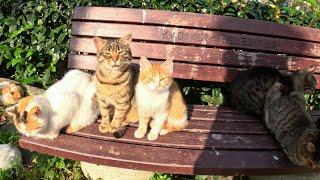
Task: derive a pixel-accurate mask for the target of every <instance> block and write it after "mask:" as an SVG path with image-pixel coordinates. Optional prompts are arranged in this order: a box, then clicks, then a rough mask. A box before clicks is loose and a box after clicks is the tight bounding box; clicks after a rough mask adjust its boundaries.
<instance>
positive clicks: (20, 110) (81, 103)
mask: <svg viewBox="0 0 320 180" xmlns="http://www.w3.org/2000/svg"><path fill="white" fill-rule="evenodd" d="M6 111H7V112H8V114H9V115H10V114H11V115H13V120H14V124H15V126H16V128H17V129H18V130H19V132H21V133H22V134H24V135H26V136H29V137H38V138H49V139H54V138H56V137H57V136H58V135H59V132H60V130H61V129H62V128H64V127H66V126H67V133H72V132H74V131H78V130H80V129H81V128H83V127H86V126H88V125H90V124H92V123H93V122H94V121H95V120H96V119H97V117H98V115H99V111H98V107H97V104H96V101H95V84H94V82H93V76H92V75H90V74H88V73H85V72H82V71H80V70H71V71H69V72H68V73H67V74H66V75H65V76H64V77H63V78H62V79H61V80H60V81H58V82H57V83H55V84H54V85H52V86H51V87H50V88H49V89H48V90H47V91H46V92H45V93H44V94H43V95H37V96H28V97H25V98H23V99H21V100H20V102H19V103H18V104H17V105H15V106H12V107H10V108H7V109H6Z"/></svg>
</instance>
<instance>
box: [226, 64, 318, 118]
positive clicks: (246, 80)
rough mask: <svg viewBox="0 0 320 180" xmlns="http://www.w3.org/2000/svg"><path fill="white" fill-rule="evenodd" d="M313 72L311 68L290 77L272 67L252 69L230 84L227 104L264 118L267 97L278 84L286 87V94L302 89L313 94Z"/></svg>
mask: <svg viewBox="0 0 320 180" xmlns="http://www.w3.org/2000/svg"><path fill="white" fill-rule="evenodd" d="M313 71H314V68H313V67H310V68H307V69H305V70H299V71H296V72H294V73H293V74H290V75H289V74H281V73H280V72H279V71H278V70H276V69H274V68H270V67H254V68H251V69H249V70H247V71H243V72H241V73H240V74H239V76H238V77H237V78H236V79H235V80H234V81H232V82H231V83H230V86H229V89H228V90H227V93H226V99H227V103H228V104H229V105H230V106H232V107H234V108H236V109H238V110H240V111H243V112H246V113H250V114H253V115H257V116H262V115H263V107H264V102H265V96H266V94H267V92H268V91H269V90H270V89H271V87H272V86H273V85H274V84H275V83H276V82H279V83H281V84H283V85H284V86H285V88H284V89H283V93H285V94H289V93H290V92H292V91H293V90H297V89H302V88H304V89H302V90H303V91H304V92H313V91H314V89H315V85H316V83H317V81H316V79H315V77H314V76H313ZM300 86H303V87H300Z"/></svg>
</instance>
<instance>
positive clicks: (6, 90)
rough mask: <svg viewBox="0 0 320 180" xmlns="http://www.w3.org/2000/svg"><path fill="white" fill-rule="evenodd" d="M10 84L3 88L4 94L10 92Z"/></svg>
mask: <svg viewBox="0 0 320 180" xmlns="http://www.w3.org/2000/svg"><path fill="white" fill-rule="evenodd" d="M10 91H11V90H10V86H6V87H4V88H3V89H2V94H7V93H10Z"/></svg>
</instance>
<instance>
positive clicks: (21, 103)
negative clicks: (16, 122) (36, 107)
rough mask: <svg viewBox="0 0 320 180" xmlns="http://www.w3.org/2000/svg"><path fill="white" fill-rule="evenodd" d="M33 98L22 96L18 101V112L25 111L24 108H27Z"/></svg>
mask: <svg viewBox="0 0 320 180" xmlns="http://www.w3.org/2000/svg"><path fill="white" fill-rule="evenodd" d="M32 100H33V96H27V97H25V98H22V99H21V100H20V101H19V104H18V113H22V112H24V111H25V109H26V108H27V106H28V104H29V103H30V101H32Z"/></svg>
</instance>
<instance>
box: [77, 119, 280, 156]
mask: <svg viewBox="0 0 320 180" xmlns="http://www.w3.org/2000/svg"><path fill="white" fill-rule="evenodd" d="M228 125H229V123H226V122H224V126H228ZM251 127H252V126H251ZM97 128H98V124H94V125H91V126H89V127H87V128H85V129H83V130H81V131H79V132H75V133H74V135H76V136H81V137H88V138H94V139H101V140H106V141H117V142H123V143H128V144H141V145H148V146H161V147H175V148H187V149H212V148H213V147H214V148H215V149H223V150H239V151H241V150H279V149H280V147H279V145H278V143H277V142H276V141H275V140H274V139H273V138H270V135H269V134H267V133H266V132H265V134H262V135H257V134H241V132H239V133H237V132H235V133H236V134H232V133H231V132H229V133H227V132H226V133H221V134H220V133H213V134H212V133H204V132H205V130H201V129H198V130H194V131H191V132H188V131H187V130H185V131H182V132H173V133H169V134H167V135H166V136H160V137H159V139H158V140H157V141H154V142H150V141H147V140H146V136H147V134H146V135H145V137H144V138H143V139H136V138H134V131H135V130H136V128H133V127H129V128H128V130H127V131H126V134H125V135H124V136H123V137H122V138H120V139H115V138H114V137H113V136H112V134H109V133H107V134H102V133H100V132H99V131H97ZM209 128H210V127H209Z"/></svg>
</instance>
